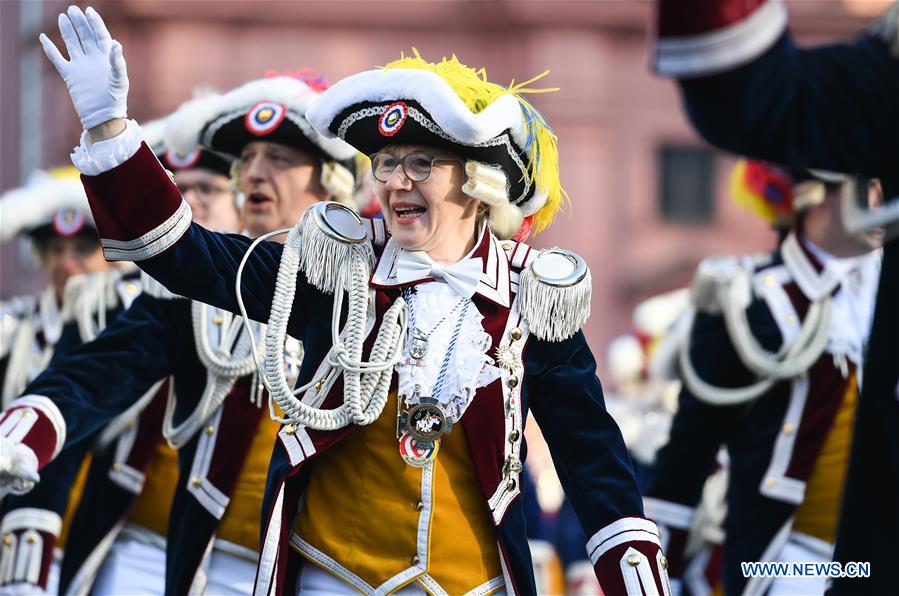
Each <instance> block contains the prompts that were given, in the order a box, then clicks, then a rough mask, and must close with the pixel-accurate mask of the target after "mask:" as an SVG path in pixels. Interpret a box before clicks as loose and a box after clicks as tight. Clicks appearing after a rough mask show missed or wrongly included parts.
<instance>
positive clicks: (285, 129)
mask: <svg viewBox="0 0 899 596" xmlns="http://www.w3.org/2000/svg"><path fill="white" fill-rule="evenodd" d="M326 88H327V82H326V81H325V80H324V79H323V78H322V77H321V75H319V74H317V73H314V72H313V71H311V70H308V69H304V70H301V71H299V72H297V73H294V74H293V75H292V76H287V75H283V76H282V75H275V76H267V77H265V78H262V79H257V80H255V81H250V82H249V83H245V84H243V85H241V86H240V87H237V88H235V89H232V90H231V91H228V92H226V93H222V94H221V95H218V96H214V97H205V98H199V99H196V100H193V101H189V102H187V103H186V104H184V105H183V106H181V107H180V108H179V109H178V110H177V111H176V112H175V113H174V114H172V115H171V116H170V117H169V118H168V119H167V126H166V144H167V145H168V146H169V147H171V148H173V149H174V150H175V151H177V152H179V153H182V154H187V153H189V152H192V151H193V150H194V149H195V148H196V146H197V145H198V144H199V145H202V146H203V147H205V148H207V149H211V150H213V151H217V152H220V153H224V154H227V155H230V156H232V157H240V153H241V151H242V150H243V148H244V146H246V145H247V144H249V143H252V142H253V141H269V142H273V143H279V144H282V145H287V146H289V147H294V148H296V149H300V150H301V151H305V152H307V153H310V154H312V155H315V156H318V157H320V158H322V159H324V160H325V161H339V162H343V163H344V164H346V163H348V162H349V161H351V160H352V159H353V157H354V156H355V154H356V151H355V150H354V149H353V148H352V147H350V146H349V145H347V144H346V143H344V142H343V141H341V140H339V139H328V138H325V137H323V136H322V135H320V134H318V133H317V132H316V131H315V130H313V128H312V127H311V126H309V123H308V122H307V121H306V117H305V113H306V110H307V109H309V106H311V105H312V103H313V102H314V101H315V100H316V99H317V98H318V97H319V95H320V94H321V92H322V91H323V90H324V89H326Z"/></svg>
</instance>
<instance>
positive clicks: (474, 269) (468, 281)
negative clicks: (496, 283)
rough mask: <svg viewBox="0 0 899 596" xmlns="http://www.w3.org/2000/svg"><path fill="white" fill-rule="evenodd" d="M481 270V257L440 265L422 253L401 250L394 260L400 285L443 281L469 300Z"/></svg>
mask: <svg viewBox="0 0 899 596" xmlns="http://www.w3.org/2000/svg"><path fill="white" fill-rule="evenodd" d="M483 270H484V261H483V259H482V258H481V257H476V258H471V259H462V260H461V261H459V262H458V263H453V264H452V265H441V264H440V263H436V262H434V260H433V259H432V258H431V257H429V256H428V253H426V252H424V251H421V250H415V251H409V250H401V251H400V252H399V255H398V256H397V259H396V267H395V268H394V272H395V275H394V276H395V278H396V281H397V283H398V284H401V285H403V284H408V283H410V282H414V281H418V280H421V279H426V278H428V277H432V278H434V279H439V280H442V281H445V282H446V283H447V284H449V286H450V287H451V288H452V289H453V290H455V291H456V292H458V293H459V295H460V296H464V297H465V298H471V297H472V296H474V293H475V290H476V289H477V287H478V282H479V281H480V279H481V273H482V272H483Z"/></svg>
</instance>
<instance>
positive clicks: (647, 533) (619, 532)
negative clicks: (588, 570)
mask: <svg viewBox="0 0 899 596" xmlns="http://www.w3.org/2000/svg"><path fill="white" fill-rule="evenodd" d="M638 541H640V542H652V543H653V544H655V545H657V546H658V547H659V548H661V547H662V543H661V540H660V539H659V529H658V528H657V527H656V525H655V524H654V523H652V522H651V521H649V520H648V519H643V518H641V517H624V518H621V519H619V520H617V521H614V522H612V523H610V524H609V525H607V526H606V527H604V528H603V529H601V530H600V531H599V532H597V533H596V534H594V535H593V536H592V537H591V538H590V540H588V541H587V554H588V555H589V557H590V562H591V563H593V564H594V565H596V562H597V561H599V559H600V557H602V556H603V555H604V554H606V552H608V551H609V550H611V549H612V548H614V547H616V546H618V545H619V544H624V543H626V542H638Z"/></svg>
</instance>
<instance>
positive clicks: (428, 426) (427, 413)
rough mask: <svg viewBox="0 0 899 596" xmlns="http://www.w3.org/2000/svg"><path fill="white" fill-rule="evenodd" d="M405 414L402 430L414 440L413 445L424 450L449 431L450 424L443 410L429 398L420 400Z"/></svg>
mask: <svg viewBox="0 0 899 596" xmlns="http://www.w3.org/2000/svg"><path fill="white" fill-rule="evenodd" d="M420 399H421V402H420V403H418V404H415V405H414V406H412V407H411V408H409V411H408V412H407V413H406V419H405V423H406V428H405V429H404V430H405V432H407V433H408V434H409V435H411V436H412V438H413V439H414V440H415V445H416V446H417V447H419V448H420V449H426V448H427V447H429V446H430V445H432V444H433V443H434V442H435V441H437V440H439V439H440V437H441V436H443V435H444V434H446V433H448V432H449V431H450V427H451V426H452V422H451V421H450V420H448V419H447V417H446V414H444V413H443V409H442V408H441V407H440V406H439V405H437V403H435V400H433V399H432V398H430V397H422V398H420Z"/></svg>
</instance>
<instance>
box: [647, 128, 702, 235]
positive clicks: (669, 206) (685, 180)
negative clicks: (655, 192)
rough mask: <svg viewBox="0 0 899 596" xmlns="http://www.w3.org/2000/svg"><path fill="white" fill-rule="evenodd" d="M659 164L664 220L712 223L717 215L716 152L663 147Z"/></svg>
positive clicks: (681, 147)
mask: <svg viewBox="0 0 899 596" xmlns="http://www.w3.org/2000/svg"><path fill="white" fill-rule="evenodd" d="M656 162H657V172H658V180H659V211H660V213H661V215H662V219H664V220H666V221H671V222H683V223H705V222H710V221H712V219H713V217H714V214H715V201H714V166H715V158H714V155H713V153H712V152H711V151H710V150H709V149H706V148H704V147H696V146H691V145H662V146H660V147H659V149H658V151H657V156H656Z"/></svg>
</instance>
